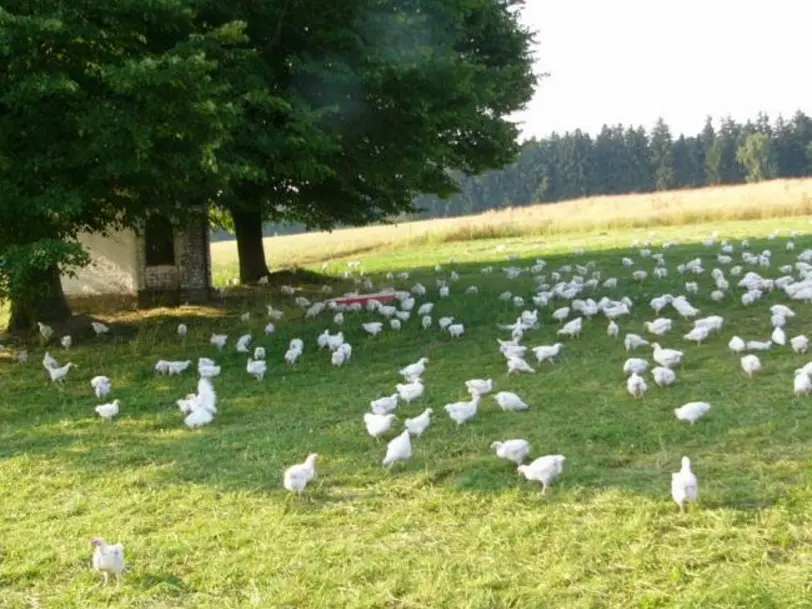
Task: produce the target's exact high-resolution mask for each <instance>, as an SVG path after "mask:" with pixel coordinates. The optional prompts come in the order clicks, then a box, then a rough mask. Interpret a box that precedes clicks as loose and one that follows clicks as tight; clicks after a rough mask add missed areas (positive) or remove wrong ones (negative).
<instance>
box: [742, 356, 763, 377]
mask: <svg viewBox="0 0 812 609" xmlns="http://www.w3.org/2000/svg"><path fill="white" fill-rule="evenodd" d="M741 366H742V370H744V372H745V373H746V374H747V376H749V377H750V378H753V375H754V374H756V373H758V372H760V371H761V360H760V359H758V356H757V355H753V354H752V353H751V354H749V355H745V356H743V357H742V359H741Z"/></svg>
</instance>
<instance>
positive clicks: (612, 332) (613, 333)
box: [606, 319, 620, 338]
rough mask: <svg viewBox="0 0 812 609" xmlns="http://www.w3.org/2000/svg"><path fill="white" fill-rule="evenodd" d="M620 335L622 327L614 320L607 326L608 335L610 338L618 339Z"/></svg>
mask: <svg viewBox="0 0 812 609" xmlns="http://www.w3.org/2000/svg"><path fill="white" fill-rule="evenodd" d="M619 333H620V327H619V326H618V325H617V322H616V321H615V320H614V319H613V320H612V321H610V322H609V325H608V326H606V334H607V335H608V336H609V337H610V338H617V335H618V334H619Z"/></svg>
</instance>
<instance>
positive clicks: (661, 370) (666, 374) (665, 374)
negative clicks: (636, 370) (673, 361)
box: [651, 366, 677, 387]
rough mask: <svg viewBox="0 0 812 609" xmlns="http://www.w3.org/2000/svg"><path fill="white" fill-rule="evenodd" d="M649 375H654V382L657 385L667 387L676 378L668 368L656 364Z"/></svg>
mask: <svg viewBox="0 0 812 609" xmlns="http://www.w3.org/2000/svg"><path fill="white" fill-rule="evenodd" d="M651 375H652V376H653V377H654V382H655V383H656V384H657V386H658V387H667V386H669V385H673V384H674V383H675V382H676V380H677V375H676V373H675V372H674V371H673V370H671V369H670V368H666V367H664V366H657V367H656V368H654V369H652V371H651Z"/></svg>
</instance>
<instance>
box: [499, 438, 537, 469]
mask: <svg viewBox="0 0 812 609" xmlns="http://www.w3.org/2000/svg"><path fill="white" fill-rule="evenodd" d="M491 450H495V451H496V456H497V457H499V458H501V459H507V460H508V461H512V462H513V463H515V464H516V465H521V464H522V463H524V460H525V459H526V458H527V455H529V454H530V443H529V442H528V441H527V440H519V439H517V440H505V441H504V442H498V441H497V442H492V443H491Z"/></svg>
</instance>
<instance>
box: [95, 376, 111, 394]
mask: <svg viewBox="0 0 812 609" xmlns="http://www.w3.org/2000/svg"><path fill="white" fill-rule="evenodd" d="M90 386H91V387H92V388H93V392H94V393H95V394H96V397H97V398H103V397H104V396H106V395H107V394H108V393H110V391H111V389H112V383H111V382H110V379H109V378H108V377H106V376H94V377H93V378H92V379H90Z"/></svg>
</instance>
